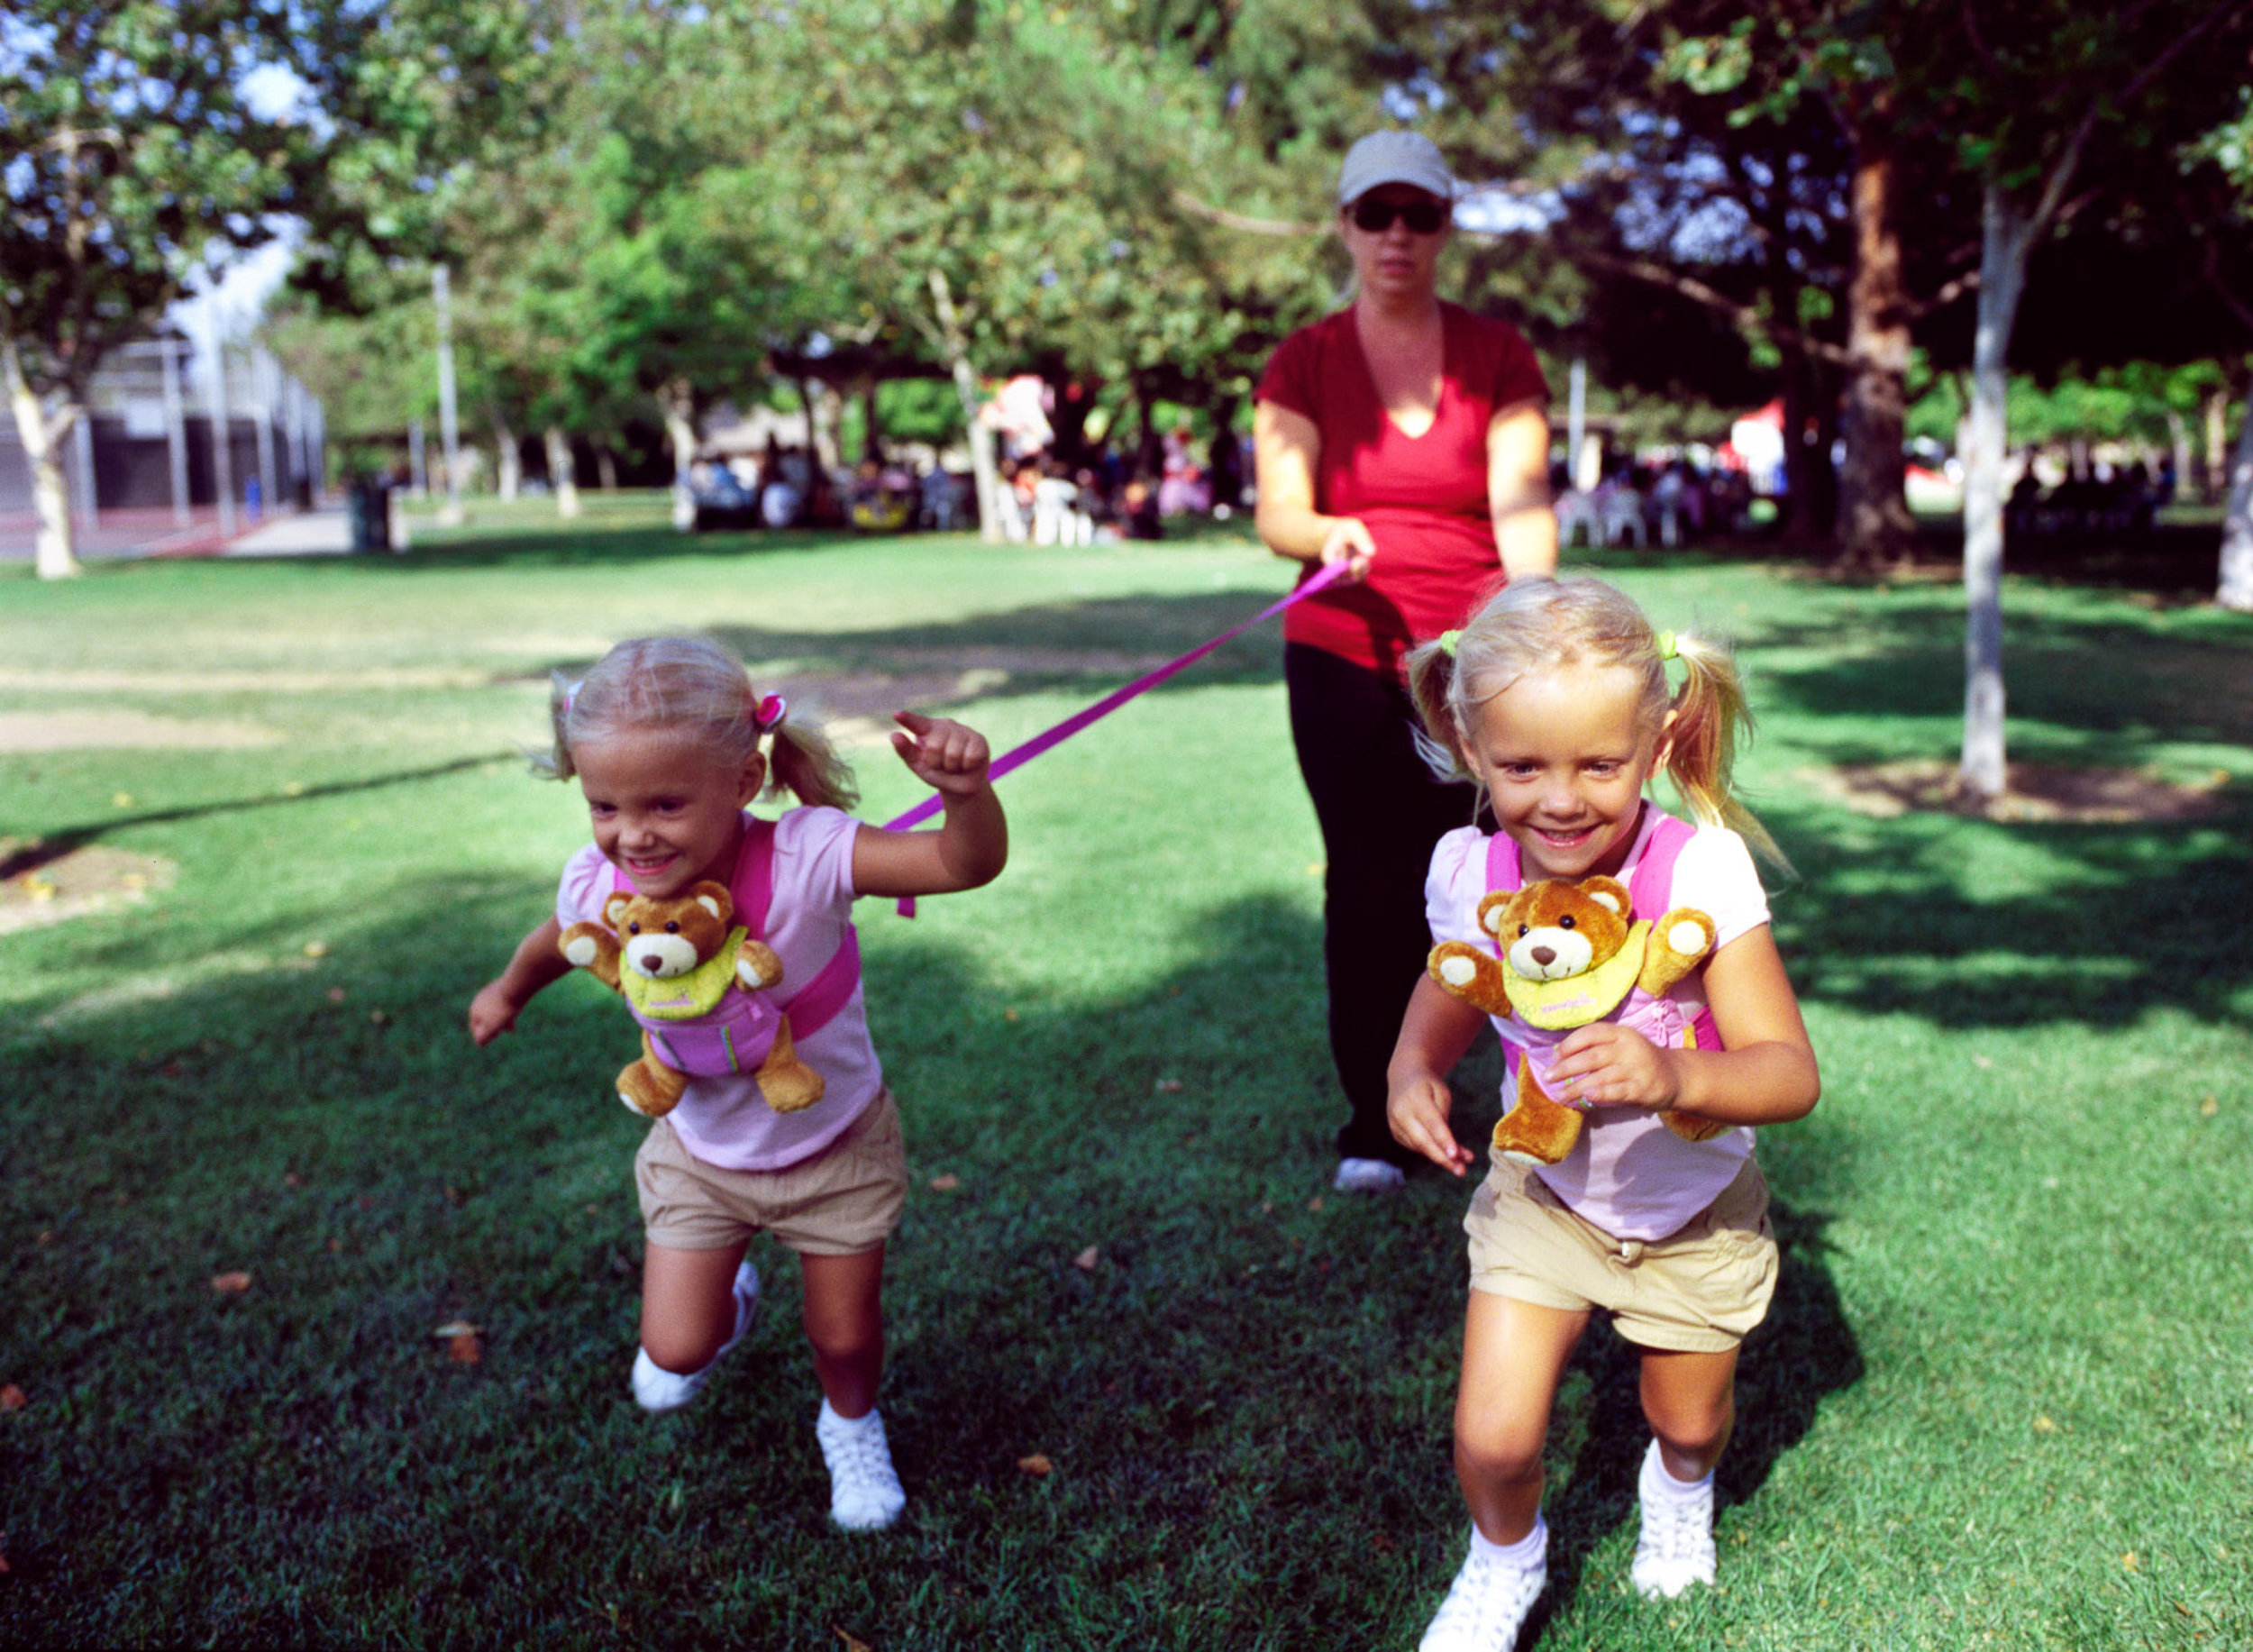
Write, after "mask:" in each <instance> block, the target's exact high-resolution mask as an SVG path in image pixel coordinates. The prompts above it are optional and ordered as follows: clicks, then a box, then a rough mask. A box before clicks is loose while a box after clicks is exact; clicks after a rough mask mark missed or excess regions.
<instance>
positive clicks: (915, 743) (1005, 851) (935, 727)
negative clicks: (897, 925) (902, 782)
mask: <svg viewBox="0 0 2253 1652" xmlns="http://www.w3.org/2000/svg"><path fill="white" fill-rule="evenodd" d="M894 717H895V720H896V721H897V722H898V724H899V726H900V732H895V733H894V734H893V735H892V746H893V749H895V750H896V751H898V753H899V761H900V762H904V763H906V764H907V765H908V769H909V771H912V772H913V773H914V774H915V775H916V776H917V779H919V780H922V781H923V782H924V783H925V784H926V785H928V786H930V787H932V788H933V789H935V790H936V791H937V792H938V793H939V796H940V798H941V799H942V800H943V801H944V804H945V808H946V815H945V818H944V820H943V821H942V823H941V824H940V826H939V827H938V829H937V830H936V831H931V832H887V831H885V830H884V829H883V828H882V827H880V826H862V828H861V829H860V832H859V834H858V835H856V836H855V837H854V838H853V889H854V890H857V891H858V892H860V893H861V894H863V895H880V896H887V897H895V898H896V897H900V896H908V895H944V894H949V893H952V892H953V891H954V890H974V889H977V888H979V887H980V886H981V885H982V884H987V883H991V882H992V881H994V880H995V879H996V878H998V877H999V876H1000V875H1001V868H1002V866H1003V865H1004V864H1005V863H1007V862H1008V858H1009V826H1008V819H1007V817H1004V815H1003V814H1002V812H1001V799H999V798H998V797H996V796H995V795H994V789H993V783H992V781H991V780H990V779H989V778H988V774H987V771H988V769H989V767H990V764H991V762H992V753H991V752H990V750H989V749H988V747H987V745H986V739H985V736H984V735H981V734H980V733H979V732H978V731H977V730H976V729H974V728H971V727H968V726H965V725H963V724H961V723H957V722H955V721H954V720H953V719H952V718H951V717H926V716H920V715H919V714H917V713H916V712H912V711H902V712H898V713H895V714H894Z"/></svg>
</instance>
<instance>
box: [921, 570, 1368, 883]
mask: <svg viewBox="0 0 2253 1652" xmlns="http://www.w3.org/2000/svg"><path fill="white" fill-rule="evenodd" d="M1345 568H1346V564H1345V563H1344V562H1332V563H1331V564H1330V565H1329V566H1328V567H1327V568H1324V569H1321V570H1318V571H1317V572H1316V573H1315V574H1314V576H1313V577H1312V578H1310V579H1309V580H1306V581H1305V582H1304V583H1303V584H1300V585H1297V586H1294V587H1293V588H1292V589H1291V591H1290V592H1289V594H1287V595H1286V596H1284V597H1283V598H1282V599H1281V600H1280V601H1276V602H1272V603H1270V604H1269V605H1268V606H1267V607H1263V608H1262V609H1261V610H1260V611H1259V612H1258V613H1256V614H1254V616H1252V617H1251V618H1249V619H1247V620H1245V622H1244V623H1243V624H1242V625H1237V626H1236V627H1234V628H1233V629H1231V630H1227V631H1224V632H1222V633H1221V634H1219V635H1218V636H1217V637H1215V638H1213V640H1212V641H1211V642H1209V643H1200V644H1199V646H1197V647H1195V648H1192V649H1190V651H1189V653H1185V654H1183V655H1182V656H1181V658H1180V659H1178V660H1170V661H1168V662H1166V663H1165V664H1163V665H1162V666H1160V667H1158V669H1157V670H1156V671H1150V672H1147V673H1145V675H1143V676H1140V677H1137V678H1136V679H1135V680H1134V681H1132V682H1130V683H1128V684H1127V685H1126V687H1125V688H1123V689H1113V690H1112V691H1111V692H1110V693H1108V694H1106V695H1105V696H1104V697H1103V698H1101V699H1099V700H1098V701H1096V702H1095V704H1093V705H1092V706H1090V707H1088V708H1087V709H1086V710H1084V711H1076V712H1074V713H1072V716H1068V717H1066V718H1065V719H1064V720H1063V722H1061V723H1058V724H1056V725H1055V726H1053V727H1050V728H1045V729H1043V730H1042V731H1041V732H1040V733H1039V734H1037V735H1034V736H1033V737H1032V738H1031V739H1030V740H1027V741H1026V742H1025V744H1022V745H1019V746H1016V747H1014V748H1012V749H1011V750H1009V751H1008V752H1005V753H1002V754H1001V755H1000V756H999V757H997V758H995V759H994V760H993V764H992V766H991V767H990V768H989V769H988V770H987V771H986V772H987V774H988V776H989V777H990V778H991V779H993V780H999V779H1000V778H1001V777H1002V776H1003V775H1005V774H1007V773H1008V772H1009V771H1011V770H1012V769H1018V768H1022V767H1024V765H1025V764H1026V763H1028V762H1032V761H1033V759H1035V757H1038V756H1039V755H1040V754H1041V753H1043V752H1045V751H1048V750H1050V749H1051V748H1052V747H1054V746H1059V745H1062V744H1063V743H1064V742H1065V741H1067V740H1069V739H1071V738H1072V735H1076V734H1078V733H1079V732H1080V731H1081V729H1083V728H1085V727H1087V726H1088V725H1090V723H1099V722H1100V721H1102V719H1103V718H1105V717H1107V716H1110V715H1111V713H1112V712H1114V711H1117V709H1118V708H1119V707H1121V706H1124V705H1125V704H1126V702H1127V701H1128V700H1130V699H1133V698H1135V697H1136V695H1139V694H1146V693H1148V692H1149V691H1150V690H1151V689H1154V688H1156V687H1157V686H1158V685H1159V684H1160V683H1162V682H1163V681H1164V680H1166V679H1167V678H1169V677H1171V676H1172V675H1173V673H1174V672H1176V671H1181V670H1182V669H1183V668H1185V667H1187V666H1191V665H1194V664H1196V663H1197V662H1199V660H1201V659H1203V658H1204V657H1205V656H1206V655H1207V654H1209V653H1212V651H1213V650H1214V649H1216V648H1218V647H1219V646H1220V645H1221V644H1222V643H1232V642H1234V641H1236V638H1238V637H1240V636H1242V635H1243V634H1245V632H1247V631H1249V630H1251V629H1252V627H1253V626H1254V625H1264V624H1265V623H1266V622H1267V621H1269V620H1271V619H1272V618H1274V617H1275V616H1276V615H1278V614H1280V613H1282V611H1283V610H1284V609H1285V608H1287V607H1291V604H1292V603H1294V602H1303V601H1305V600H1306V599H1307V598H1309V597H1311V596H1313V595H1314V594H1315V592H1317V591H1318V590H1321V589H1324V588H1325V587H1327V586H1329V585H1333V584H1335V583H1336V581H1337V580H1339V579H1340V578H1342V577H1343V576H1344V574H1345ZM941 808H944V799H941V798H940V797H939V795H938V794H937V793H935V792H934V793H933V794H932V795H931V796H930V797H927V798H926V799H924V800H923V801H922V802H920V803H918V804H917V805H916V806H915V808H911V809H909V810H908V812H907V813H906V814H904V815H901V816H899V817H898V818H897V819H893V820H887V821H886V822H885V823H884V829H885V830H886V831H887V832H904V831H906V830H908V828H909V827H911V826H921V825H922V824H923V823H924V822H925V821H926V820H928V819H930V818H931V817H933V816H934V815H935V814H937V813H938V812H939V811H940V809H941ZM899 914H900V916H901V917H914V916H915V915H916V903H915V901H914V900H913V899H908V900H903V901H901V902H900V903H899Z"/></svg>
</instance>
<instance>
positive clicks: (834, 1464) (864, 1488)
mask: <svg viewBox="0 0 2253 1652" xmlns="http://www.w3.org/2000/svg"><path fill="white" fill-rule="evenodd" d="M814 1438H816V1439H818V1440H819V1441H820V1442H821V1457H822V1461H823V1462H825V1463H826V1464H827V1465H829V1518H830V1519H831V1520H835V1521H836V1522H837V1524H838V1525H840V1526H842V1527H844V1529H846V1530H847V1531H878V1530H880V1529H883V1528H884V1527H886V1526H889V1525H890V1524H891V1523H892V1522H893V1521H894V1520H898V1518H899V1514H900V1511H901V1510H903V1509H905V1508H906V1507H907V1506H908V1493H907V1492H904V1491H903V1490H901V1489H900V1484H899V1476H898V1474H895V1473H893V1472H892V1449H891V1447H890V1446H889V1445H888V1444H886V1443H885V1439H884V1419H883V1418H882V1416H881V1415H880V1414H879V1413H877V1412H875V1411H871V1412H870V1413H869V1414H868V1415H867V1416H865V1417H859V1418H854V1419H851V1420H850V1421H848V1420H847V1419H844V1418H843V1417H840V1416H838V1415H837V1413H836V1412H835V1411H833V1410H830V1409H829V1402H828V1401H826V1400H825V1401H822V1407H821V1415H820V1416H819V1417H817V1418H816V1419H814Z"/></svg>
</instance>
